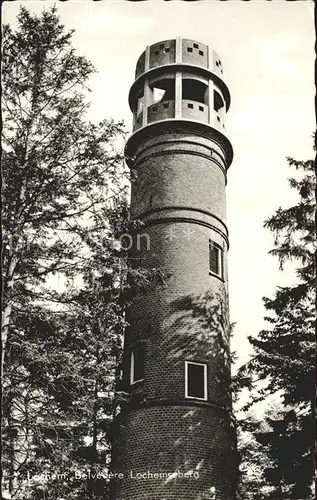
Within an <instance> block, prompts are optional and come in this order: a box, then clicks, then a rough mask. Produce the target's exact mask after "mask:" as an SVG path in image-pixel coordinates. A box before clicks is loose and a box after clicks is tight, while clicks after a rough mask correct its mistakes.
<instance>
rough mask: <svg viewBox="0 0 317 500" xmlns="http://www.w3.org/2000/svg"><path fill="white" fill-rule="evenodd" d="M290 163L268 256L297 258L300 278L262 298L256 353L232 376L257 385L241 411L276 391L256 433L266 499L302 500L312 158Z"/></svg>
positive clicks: (306, 489) (307, 418)
mask: <svg viewBox="0 0 317 500" xmlns="http://www.w3.org/2000/svg"><path fill="white" fill-rule="evenodd" d="M288 163H289V166H290V167H292V168H295V169H296V170H297V172H298V174H297V175H296V177H292V178H290V179H289V182H290V186H291V188H292V189H296V190H297V192H298V195H299V201H298V203H297V204H296V205H294V206H292V207H289V208H286V209H282V208H279V209H278V210H277V211H276V213H275V214H274V215H273V216H272V217H271V218H269V219H268V220H267V221H266V222H265V227H267V228H268V229H269V230H270V231H272V232H273V233H274V235H275V241H274V248H273V250H272V251H271V254H272V255H275V256H277V257H278V259H279V262H280V266H281V268H283V265H284V264H285V263H286V262H289V261H295V262H296V263H297V269H296V273H297V278H298V281H297V283H296V284H295V285H294V286H287V287H278V289H277V291H276V294H275V297H274V298H273V299H268V298H264V305H265V307H266V309H267V310H268V311H269V312H270V313H271V314H270V315H268V316H267V317H266V320H267V322H268V323H269V328H267V329H266V330H262V331H261V332H260V333H259V335H258V336H256V337H250V338H249V341H250V343H251V345H252V346H253V350H254V355H253V357H252V358H251V360H250V361H249V362H248V363H247V364H246V365H244V366H243V367H242V368H241V369H240V371H239V373H238V381H239V378H240V382H241V386H244V387H249V388H251V387H252V386H254V384H253V382H254V380H255V379H256V380H257V383H258V385H257V386H255V387H257V388H258V392H257V394H256V395H254V394H253V395H251V396H250V400H249V401H248V403H247V404H246V405H245V410H247V409H248V408H250V407H251V406H252V405H253V404H254V403H255V402H257V401H261V400H262V401H263V400H265V399H266V398H267V397H268V396H270V395H272V394H277V395H281V398H282V403H283V408H284V411H283V412H282V415H281V416H280V417H274V418H269V417H267V418H268V420H269V424H270V430H269V431H267V432H265V433H254V437H255V439H256V441H257V442H258V443H260V444H262V445H265V446H266V447H267V448H268V450H269V452H268V455H269V457H270V459H271V462H272V463H271V465H270V466H268V465H266V464H263V466H264V469H265V478H266V483H267V485H268V486H271V487H272V488H273V493H272V492H271V495H272V496H269V497H268V498H279V499H283V498H285V499H297V500H298V499H301V500H302V499H308V498H312V493H311V491H312V490H311V485H312V480H313V479H312V478H313V470H314V461H313V457H314V454H313V452H314V450H313V442H314V433H313V419H314V398H315V396H314V381H315V366H314V359H315V346H314V331H315V314H314V311H315V304H314V287H315V255H316V250H315V220H316V219H315V217H316V204H315V189H316V188H315V176H314V162H313V161H312V160H307V161H295V160H294V159H291V158H288ZM259 383H260V385H259ZM242 425H243V424H242ZM282 486H283V487H282ZM274 495H275V496H274ZM254 498H256V497H254Z"/></svg>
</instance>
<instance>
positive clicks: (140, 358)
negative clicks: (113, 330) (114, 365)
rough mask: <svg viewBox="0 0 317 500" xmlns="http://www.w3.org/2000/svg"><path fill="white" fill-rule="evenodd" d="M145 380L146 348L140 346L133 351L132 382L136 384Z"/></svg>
mask: <svg viewBox="0 0 317 500" xmlns="http://www.w3.org/2000/svg"><path fill="white" fill-rule="evenodd" d="M141 380H144V348H143V347H140V348H139V349H135V350H134V351H132V352H131V366H130V383H131V384H135V383H136V382H141Z"/></svg>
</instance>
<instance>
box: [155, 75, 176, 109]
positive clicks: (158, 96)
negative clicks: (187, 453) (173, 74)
mask: <svg viewBox="0 0 317 500" xmlns="http://www.w3.org/2000/svg"><path fill="white" fill-rule="evenodd" d="M150 88H151V90H152V103H153V104H154V103H157V102H164V101H175V80H174V78H168V79H167V78H166V79H165V80H160V81H156V82H155V83H154V84H153V85H152V86H150Z"/></svg>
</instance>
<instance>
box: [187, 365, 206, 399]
mask: <svg viewBox="0 0 317 500" xmlns="http://www.w3.org/2000/svg"><path fill="white" fill-rule="evenodd" d="M185 397H186V398H194V399H203V400H205V401H206V400H207V365H206V364H205V363H195V362H193V361H185Z"/></svg>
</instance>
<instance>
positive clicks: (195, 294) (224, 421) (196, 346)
mask: <svg viewBox="0 0 317 500" xmlns="http://www.w3.org/2000/svg"><path fill="white" fill-rule="evenodd" d="M135 157H136V162H135V165H134V168H135V169H136V173H137V179H136V181H135V182H134V183H133V185H132V198H131V213H132V216H133V217H134V218H140V219H141V220H142V221H143V223H144V226H143V227H142V228H141V230H139V232H141V233H144V234H147V235H148V241H149V242H150V248H147V247H146V244H145V243H146V239H145V238H144V241H143V244H142V245H141V248H137V247H136V246H135V247H134V248H133V249H132V251H131V258H132V259H134V261H135V262H136V263H141V265H142V266H145V267H148V268H152V267H155V268H159V269H161V270H162V271H163V273H164V282H163V283H159V284H153V285H151V286H149V287H148V289H146V290H145V291H144V292H143V293H142V294H139V295H138V296H137V297H136V298H135V299H134V301H133V304H132V306H131V307H130V309H129V311H128V312H127V319H128V321H129V324H130V326H129V328H128V329H127V332H126V336H125V346H124V359H123V380H122V385H121V390H124V391H126V392H128V393H129V394H130V400H129V402H128V403H127V405H126V407H125V408H124V409H122V412H121V413H120V414H119V415H118V417H117V418H116V422H115V427H114V432H113V436H114V442H113V470H114V471H115V472H117V473H121V474H123V476H124V477H123V478H121V479H117V480H115V481H113V488H114V489H113V498H114V499H115V500H141V499H144V500H202V499H213V498H214V499H217V500H234V498H235V493H234V491H235V480H236V476H235V471H236V453H235V437H234V428H233V424H232V421H231V397H230V363H229V339H228V324H229V318H228V293H227V292H228V279H227V251H228V232H227V228H226V225H225V218H226V211H225V185H226V165H225V153H224V151H223V150H222V148H221V147H220V145H219V144H218V143H217V142H216V141H215V139H211V138H210V137H206V136H204V135H202V134H200V133H199V127H197V128H196V131H195V129H194V128H193V129H192V130H190V128H188V125H187V128H182V129H181V128H179V129H177V130H176V129H173V132H169V133H167V132H162V133H158V131H156V133H154V134H153V135H152V136H149V137H148V138H147V139H145V140H144V141H143V142H142V144H140V145H139V147H138V148H137V149H136V151H135ZM210 239H211V240H213V241H214V242H216V243H217V244H218V245H220V246H221V248H222V249H223V254H224V275H223V279H220V278H219V277H218V276H215V275H212V274H210V272H209V240H210ZM207 305H208V308H207ZM206 308H207V309H208V311H209V312H208V315H207V317H206V315H205V314H204V311H205V310H206ZM140 346H143V347H144V349H145V373H144V380H143V381H142V382H139V383H136V384H133V385H132V386H130V359H131V352H132V350H133V349H135V348H137V347H140ZM186 360H187V361H190V360H191V361H197V362H200V363H206V364H207V401H199V400H189V399H186V398H185V361H186ZM185 472H187V473H188V474H187V477H180V476H179V474H181V473H182V474H183V473H185ZM138 473H143V474H144V473H145V474H150V475H151V474H155V473H156V474H165V475H166V474H167V475H168V476H162V477H160V476H158V477H151V476H150V477H146V478H145V477H142V478H141V477H138ZM190 473H191V474H192V475H190ZM194 473H195V476H193V474H194ZM173 474H174V476H175V475H176V476H177V475H178V476H179V477H176V476H175V477H174V476H173ZM188 475H189V477H188Z"/></svg>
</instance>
